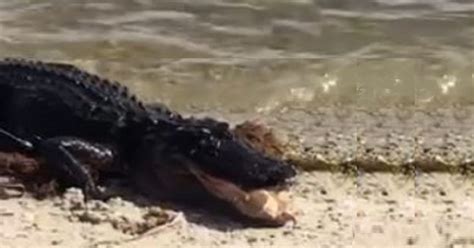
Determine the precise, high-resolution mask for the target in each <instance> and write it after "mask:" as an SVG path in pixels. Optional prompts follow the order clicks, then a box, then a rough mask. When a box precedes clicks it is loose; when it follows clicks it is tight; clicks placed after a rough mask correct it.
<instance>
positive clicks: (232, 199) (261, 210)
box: [188, 165, 295, 226]
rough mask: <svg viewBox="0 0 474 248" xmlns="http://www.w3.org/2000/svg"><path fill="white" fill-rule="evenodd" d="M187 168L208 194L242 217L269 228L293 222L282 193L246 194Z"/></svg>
mask: <svg viewBox="0 0 474 248" xmlns="http://www.w3.org/2000/svg"><path fill="white" fill-rule="evenodd" d="M188 167H189V170H190V172H191V173H192V174H193V175H194V176H195V177H196V178H197V179H198V181H199V182H200V183H201V184H202V185H203V186H204V188H205V189H206V190H207V191H208V192H209V193H210V194H212V195H214V196H215V197H217V198H219V199H220V200H223V201H226V202H228V203H230V204H231V205H232V206H233V207H234V208H235V209H236V210H237V211H239V212H240V213H241V214H243V215H244V216H246V217H248V218H250V219H252V220H254V221H256V222H259V223H261V224H263V225H271V226H282V225H285V224H286V223H288V222H295V217H294V216H293V215H292V214H291V213H290V212H289V210H288V199H287V198H286V197H285V194H284V193H283V192H271V191H269V190H265V189H258V190H252V191H248V192H247V191H244V190H243V189H241V188H240V187H238V186H237V185H235V184H233V183H232V182H229V181H226V180H223V179H219V178H217V177H214V176H211V175H209V174H207V173H205V172H203V171H202V170H200V169H198V168H197V167H196V166H192V165H188Z"/></svg>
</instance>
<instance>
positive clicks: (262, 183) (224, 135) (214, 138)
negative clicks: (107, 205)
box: [147, 119, 296, 215]
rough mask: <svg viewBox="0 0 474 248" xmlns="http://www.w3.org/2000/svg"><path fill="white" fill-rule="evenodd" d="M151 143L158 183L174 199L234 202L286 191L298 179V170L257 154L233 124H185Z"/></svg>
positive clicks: (207, 121)
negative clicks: (282, 187)
mask: <svg viewBox="0 0 474 248" xmlns="http://www.w3.org/2000/svg"><path fill="white" fill-rule="evenodd" d="M156 133H158V132H156ZM163 133H165V134H164V135H162V134H163ZM149 136H151V137H153V133H150V134H149ZM148 140H150V141H151V143H148V145H147V150H149V152H147V153H148V154H149V155H150V154H151V156H152V157H151V158H148V159H147V160H148V161H149V162H151V163H154V164H153V165H152V166H153V168H154V171H155V176H154V177H153V178H157V177H158V180H157V181H160V183H161V185H160V186H162V187H164V188H166V189H167V191H168V192H169V191H172V192H173V193H171V194H172V196H173V197H175V196H177V197H178V198H183V199H184V200H198V201H202V197H203V196H204V195H206V194H207V195H209V194H211V195H213V196H214V197H217V198H220V199H222V200H225V201H228V200H229V199H230V198H228V196H229V194H234V193H235V194H240V195H241V197H242V198H246V197H247V196H246V193H250V192H254V191H255V190H261V189H264V188H266V187H271V186H279V185H285V184H286V182H288V179H290V178H292V177H293V176H295V174H296V173H295V170H294V168H293V167H292V166H290V165H288V164H286V163H285V162H283V161H280V160H277V159H273V158H270V157H269V156H267V155H265V154H263V153H262V152H259V151H257V150H255V149H253V148H252V147H251V146H249V145H248V144H247V143H246V142H245V141H243V140H242V139H240V138H239V137H237V136H236V135H235V133H234V132H233V131H232V130H231V129H230V128H229V126H228V124H227V123H223V122H218V121H215V120H212V119H201V120H196V119H183V124H182V125H181V126H178V127H176V128H173V129H170V131H169V132H160V137H159V138H157V139H153V138H149V139H148ZM165 143H166V145H164V144H165ZM150 149H151V150H150ZM152 180H153V179H152ZM217 184H219V185H220V186H217ZM149 186H150V185H149ZM149 186H148V188H149ZM226 189H233V190H230V191H226ZM232 192H234V193H232ZM238 192H240V193H238ZM223 195H227V196H225V197H223ZM226 197H227V198H228V199H225V198H226ZM248 197H250V198H251V196H250V195H249V196H248ZM250 198H249V199H250ZM234 206H235V204H234ZM244 208H245V206H244ZM239 210H240V212H244V211H245V210H243V211H242V209H239ZM244 214H245V213H244ZM245 215H248V214H245Z"/></svg>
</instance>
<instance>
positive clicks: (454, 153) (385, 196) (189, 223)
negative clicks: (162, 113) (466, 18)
mask: <svg viewBox="0 0 474 248" xmlns="http://www.w3.org/2000/svg"><path fill="white" fill-rule="evenodd" d="M304 114H308V113H307V112H305V113H296V114H295V115H294V116H293V117H294V118H293V121H295V122H298V125H297V126H298V127H302V129H304V130H298V129H295V128H291V127H295V125H293V126H292V125H291V123H292V120H291V118H292V117H291V116H289V115H287V114H285V115H281V116H278V115H273V117H272V118H273V119H271V118H268V119H267V121H268V122H269V123H273V124H272V125H274V126H275V127H278V128H279V129H281V130H289V129H293V131H294V132H296V133H298V134H299V135H301V136H304V137H306V139H305V141H304V142H303V144H304V145H303V148H301V147H300V148H295V151H292V152H300V154H299V156H300V157H301V158H304V159H305V160H306V161H305V163H304V164H305V166H307V167H305V170H301V171H300V173H299V175H298V176H297V178H296V181H295V185H294V186H292V187H291V198H292V202H293V208H294V210H295V211H296V218H297V223H296V224H294V225H288V226H285V227H281V228H252V227H244V226H242V225H241V224H239V223H237V222H235V221H232V220H230V219H228V218H226V217H224V216H219V215H215V214H211V213H208V212H205V211H200V210H185V209H178V210H176V209H175V210H173V211H171V210H169V211H167V212H166V213H167V214H169V216H170V218H172V220H170V221H168V222H166V224H163V225H162V222H163V220H164V219H165V217H166V216H164V215H163V211H162V210H161V209H160V208H159V207H158V206H156V207H149V206H138V205H137V204H138V203H137V202H140V201H127V200H122V199H117V198H115V199H111V200H109V201H108V202H106V203H103V202H99V201H91V202H89V203H88V207H87V208H85V207H84V206H83V205H82V201H81V194H80V192H77V191H74V190H70V191H69V192H67V193H66V195H65V196H63V197H55V198H54V199H47V200H43V201H39V200H36V199H32V198H31V197H29V196H21V197H16V198H8V199H3V200H0V247H2V248H3V247H71V248H72V247H137V248H138V247H291V246H293V247H474V231H473V229H472V227H474V179H473V176H472V174H470V173H469V171H470V170H469V169H472V164H471V160H470V159H471V154H473V152H474V150H472V149H471V148H472V145H473V144H474V142H472V141H473V140H474V139H472V138H473V134H472V132H471V131H470V130H469V128H467V126H468V125H467V124H466V122H463V123H464V124H462V123H461V124H460V123H459V122H452V123H450V122H449V120H450V119H449V118H447V119H445V120H444V121H442V122H441V123H440V124H439V123H438V121H439V119H437V118H441V117H439V116H438V117H433V118H427V117H426V116H425V117H420V116H418V117H417V115H414V116H415V117H413V118H419V119H418V120H417V121H416V122H419V121H420V120H423V121H424V122H423V123H424V124H423V125H418V126H417V128H412V129H407V128H406V127H407V126H409V124H407V123H410V121H408V122H407V121H406V119H405V120H403V122H401V121H400V120H399V119H396V118H390V115H389V116H387V115H385V116H382V117H380V119H377V118H379V117H377V116H376V115H373V114H371V115H369V116H364V118H365V119H364V120H365V121H361V120H362V119H361V118H360V116H362V114H361V115H358V117H357V118H356V117H348V118H349V119H347V118H346V119H345V121H342V122H341V121H337V120H336V119H334V120H332V121H331V116H327V113H326V116H324V114H325V113H320V114H319V115H313V114H311V115H313V116H312V117H313V118H306V117H305V116H304ZM420 115H423V114H420ZM314 116H322V117H321V119H320V120H321V121H320V122H319V124H318V125H312V124H309V123H303V121H302V120H307V121H309V120H314ZM283 117H285V118H287V119H285V118H283ZM323 117H324V118H323ZM334 118H335V117H334ZM351 118H355V119H352V120H351ZM348 120H349V121H348ZM367 120H372V121H367ZM377 120H384V121H383V123H382V124H380V123H378V122H377ZM415 120H416V119H415ZM446 120H447V121H446ZM272 121H273V122H272ZM331 122H332V123H331ZM379 122H380V121H379ZM347 123H352V125H348V124H347ZM413 123H415V121H413ZM293 124H294V123H293ZM389 124H390V125H389ZM468 124H469V123H468ZM443 125H447V127H443ZM413 126H415V125H414V124H413ZM288 127H290V128H288ZM346 127H351V128H346ZM374 127H375V128H374ZM453 127H455V128H453ZM471 127H472V126H471ZM370 128H373V129H372V131H370V130H371V129H370ZM427 130H431V131H430V132H427ZM420 135H421V136H420ZM321 137H324V139H322V138H321ZM371 137H374V138H371ZM380 137H382V138H380ZM420 137H422V138H423V139H420ZM437 137H438V138H437ZM440 137H441V138H440ZM361 140H363V142H360V141H361ZM420 140H428V141H430V142H420ZM387 144H388V145H387ZM413 144H417V145H413ZM304 147H306V148H304ZM414 147H417V148H414ZM420 147H422V149H420ZM453 147H454V148H455V149H454V148H453ZM419 151H421V152H419ZM315 153H317V154H320V155H317V154H316V155H315ZM309 154H312V155H309ZM367 154H369V155H367ZM420 154H421V155H420ZM321 156H326V157H323V158H322V157H321ZM373 158H376V159H373ZM427 159H428V160H429V159H431V160H430V161H438V162H437V163H431V162H430V163H431V164H432V166H423V165H425V164H427V163H426V161H427ZM322 160H324V161H326V162H327V161H329V162H327V163H326V164H329V165H330V166H321V164H322V163H321V161H322ZM338 161H339V162H338ZM341 161H342V162H341ZM364 161H365V162H364ZM374 161H375V162H374ZM414 161H415V162H416V161H419V162H420V163H419V164H417V163H414ZM423 161H424V162H423ZM440 161H441V162H440ZM443 162H445V163H443ZM339 164H341V165H344V166H340V167H341V168H342V169H341V168H338V166H339ZM348 164H349V165H355V168H356V170H355V171H352V172H354V173H352V172H351V171H350V170H349V172H348V171H347V170H344V168H347V166H348ZM387 165H388V166H387ZM406 165H416V166H414V169H413V170H411V171H410V172H411V173H410V172H409V173H405V174H404V173H402V172H403V171H404V170H393V168H399V167H404V166H406ZM349 167H350V166H349ZM445 167H449V168H452V167H454V168H458V169H456V170H450V169H445ZM461 167H462V168H464V169H466V168H468V170H467V172H466V170H461V169H459V168H461ZM374 168H377V169H374ZM405 172H406V171H405ZM162 207H163V208H166V207H165V206H162ZM86 209H87V210H86ZM84 216H85V217H84ZM140 227H142V229H140ZM137 228H138V229H139V230H138V231H137ZM149 228H151V229H149ZM148 229H149V230H148Z"/></svg>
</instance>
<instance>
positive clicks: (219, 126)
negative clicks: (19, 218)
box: [0, 58, 296, 220]
mask: <svg viewBox="0 0 474 248" xmlns="http://www.w3.org/2000/svg"><path fill="white" fill-rule="evenodd" d="M0 151H7V152H21V153H23V154H27V155H29V156H30V155H31V156H32V157H37V158H40V159H41V160H42V161H45V163H44V164H45V165H46V166H47V170H48V172H49V173H50V174H51V175H52V177H53V178H55V179H56V180H57V181H58V182H59V184H60V185H62V186H63V187H78V188H81V189H82V190H83V191H84V193H85V195H86V196H87V197H90V198H101V197H103V196H104V192H103V191H102V190H101V189H100V187H99V186H100V185H99V184H100V180H99V179H98V178H100V177H101V176H103V175H119V176H121V177H126V178H131V179H132V181H133V182H135V183H134V184H135V186H136V187H137V188H138V189H139V190H140V191H142V192H144V193H146V194H151V193H156V192H159V193H157V194H156V195H158V196H159V197H163V198H166V199H172V200H178V201H191V202H192V201H196V202H199V201H205V199H208V197H209V195H211V197H213V198H214V199H216V198H219V200H222V199H224V200H228V201H232V199H230V198H231V197H229V196H228V195H227V196H226V194H231V193H229V191H226V189H230V191H232V192H238V193H239V192H240V193H242V192H257V191H259V190H260V189H263V188H267V187H275V186H281V185H288V182H289V181H291V180H290V179H291V178H293V177H294V176H295V175H296V171H295V168H294V167H293V166H292V165H290V164H288V163H287V162H285V161H283V160H281V159H276V158H273V157H271V156H268V155H266V154H265V153H263V152H261V151H258V150H256V149H254V148H252V146H251V145H249V144H248V143H247V142H245V141H244V140H242V139H241V138H239V137H238V136H237V135H236V134H235V133H234V132H233V130H232V129H231V128H230V124H229V123H227V122H225V121H221V120H216V119H213V118H209V117H205V118H195V117H192V116H191V117H184V116H183V115H181V114H179V113H177V112H175V111H172V110H170V109H169V108H168V107H166V106H164V105H162V104H150V103H144V102H143V101H141V100H139V99H138V98H137V97H136V96H135V95H134V94H132V93H131V92H129V90H128V89H127V88H126V87H125V86H124V85H123V84H120V83H118V82H115V81H110V80H108V79H105V78H101V77H99V76H98V75H95V74H93V73H90V72H87V71H85V70H82V69H80V68H78V67H76V66H74V65H71V64H67V63H58V62H46V61H37V60H28V59H19V58H5V59H2V60H0ZM216 185H220V186H216ZM150 192H151V193H150ZM216 196H217V197H216ZM241 212H244V211H241ZM244 214H245V213H244ZM247 215H248V214H247ZM247 217H248V216H247ZM250 218H254V219H257V220H258V218H259V216H250Z"/></svg>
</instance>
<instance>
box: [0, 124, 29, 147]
mask: <svg viewBox="0 0 474 248" xmlns="http://www.w3.org/2000/svg"><path fill="white" fill-rule="evenodd" d="M0 149H6V150H10V149H20V150H25V151H29V150H32V149H33V145H32V144H31V142H29V141H27V140H24V139H22V138H20V137H17V136H16V135H14V134H12V133H10V132H8V131H7V130H5V129H3V128H2V127H0Z"/></svg>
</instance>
